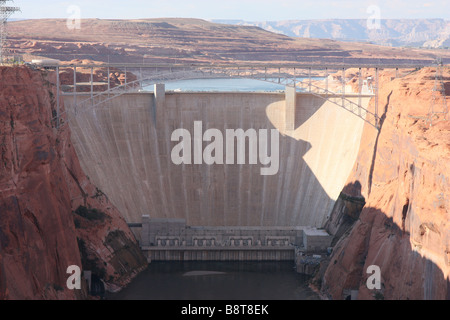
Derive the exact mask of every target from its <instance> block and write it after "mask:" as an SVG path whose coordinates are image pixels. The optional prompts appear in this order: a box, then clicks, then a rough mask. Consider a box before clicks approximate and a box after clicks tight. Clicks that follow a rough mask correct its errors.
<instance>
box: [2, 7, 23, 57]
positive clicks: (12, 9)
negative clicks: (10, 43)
mask: <svg viewBox="0 0 450 320" xmlns="http://www.w3.org/2000/svg"><path fill="white" fill-rule="evenodd" d="M7 2H14V1H13V0H0V62H1V63H3V62H4V60H5V57H6V56H7V54H8V52H7V51H8V50H7V48H6V39H7V36H8V30H7V26H6V24H7V22H8V18H9V17H10V16H11V15H12V14H13V13H14V12H18V11H20V8H19V7H11V6H8V5H7Z"/></svg>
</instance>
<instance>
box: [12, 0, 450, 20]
mask: <svg viewBox="0 0 450 320" xmlns="http://www.w3.org/2000/svg"><path fill="white" fill-rule="evenodd" d="M12 3H14V5H15V6H18V7H20V8H21V11H22V12H21V13H15V14H14V15H13V16H12V18H15V19H24V18H26V19H38V18H68V17H70V16H71V15H73V14H76V13H77V12H79V13H80V15H81V18H83V19H84V18H100V19H108V18H109V19H141V18H167V17H176V18H200V19H206V20H211V19H236V20H246V21H265V20H270V21H275V20H304V19H368V18H370V17H372V16H373V15H379V17H380V18H381V19H417V18H427V19H428V18H442V19H447V20H450V0H429V1H427V0H356V1H355V0H338V1H336V0H221V1H217V0H127V1H123V0H74V1H61V0H58V1H53V0H15V1H14V2H8V5H12ZM74 8H75V9H74Z"/></svg>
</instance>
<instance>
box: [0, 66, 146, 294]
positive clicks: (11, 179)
mask: <svg viewBox="0 0 450 320" xmlns="http://www.w3.org/2000/svg"><path fill="white" fill-rule="evenodd" d="M54 78H55V77H54V76H51V75H47V74H46V73H45V72H41V71H32V70H30V69H28V68H25V67H15V68H9V67H1V68H0V299H77V298H78V299H79V298H86V297H87V295H86V288H85V286H84V288H83V290H81V291H71V290H68V289H67V287H66V280H67V278H68V276H69V275H68V274H66V270H67V267H68V266H70V265H78V266H80V267H83V269H84V270H91V271H93V272H94V273H95V274H97V275H98V276H99V277H101V278H102V279H103V281H104V282H105V283H106V287H107V289H109V290H113V291H114V290H118V289H120V288H121V287H123V286H125V285H126V284H127V283H129V282H130V281H131V279H132V278H133V277H134V276H135V275H136V274H137V273H138V272H140V271H141V270H143V269H144V268H145V267H146V261H145V259H144V257H143V256H142V254H141V252H140V250H139V247H138V246H137V243H136V240H135V239H134V236H133V235H132V233H131V231H130V230H129V228H128V226H127V225H126V223H125V221H124V220H123V219H122V218H121V217H120V215H119V212H118V211H117V209H116V208H115V207H114V206H113V205H112V204H111V203H110V202H109V201H108V199H107V197H106V196H105V195H104V194H103V193H102V192H101V190H98V189H97V188H96V187H95V186H93V185H92V184H91V183H90V181H89V179H88V178H87V177H86V175H85V174H84V173H83V172H82V170H81V167H80V164H79V161H78V158H77V156H76V154H75V150H74V148H73V146H72V144H71V141H70V131H69V128H68V126H67V125H65V126H62V127H61V128H60V129H59V130H57V129H56V128H55V125H54V122H52V118H53V116H54V115H55V112H56V99H55V97H56V89H55V86H54V84H53V81H54ZM62 108H63V107H62Z"/></svg>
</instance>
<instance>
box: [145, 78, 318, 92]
mask: <svg viewBox="0 0 450 320" xmlns="http://www.w3.org/2000/svg"><path fill="white" fill-rule="evenodd" d="M317 79H319V78H315V80H317ZM301 80H303V79H301V78H299V79H298V81H301ZM274 81H275V82H277V81H278V79H274ZM165 85H166V91H176V92H277V91H283V92H284V90H285V86H284V85H283V84H278V83H273V82H266V81H261V80H254V79H232V78H225V79H190V80H178V81H167V82H165ZM144 90H146V91H153V86H147V87H144Z"/></svg>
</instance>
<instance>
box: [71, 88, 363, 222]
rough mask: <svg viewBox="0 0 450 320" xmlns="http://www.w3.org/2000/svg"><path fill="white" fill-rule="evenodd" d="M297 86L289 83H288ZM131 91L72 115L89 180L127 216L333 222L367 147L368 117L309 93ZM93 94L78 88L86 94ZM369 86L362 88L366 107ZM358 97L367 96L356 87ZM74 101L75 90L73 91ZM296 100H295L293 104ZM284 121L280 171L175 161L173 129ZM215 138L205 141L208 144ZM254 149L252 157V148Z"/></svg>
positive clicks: (271, 124)
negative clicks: (337, 205) (160, 94)
mask: <svg viewBox="0 0 450 320" xmlns="http://www.w3.org/2000/svg"><path fill="white" fill-rule="evenodd" d="M287 91H288V90H287ZM287 91H286V93H282V92H273V93H263V92H261V93H257V92H255V93H249V92H222V93H221V92H207V93H186V92H185V93H183V92H172V93H170V92H167V93H165V94H164V95H163V98H156V97H155V94H153V93H152V92H147V93H127V94H123V95H121V96H120V97H117V98H114V99H112V100H110V101H109V102H107V103H104V104H102V105H101V106H99V107H96V108H95V109H93V110H87V111H86V110H77V116H76V117H73V118H70V128H71V131H72V141H73V144H74V146H75V149H76V151H77V154H78V156H79V158H80V161H81V164H82V167H83V169H84V170H85V172H86V173H87V175H88V176H89V178H90V180H91V181H92V182H93V183H94V184H95V185H97V186H98V188H99V189H100V190H101V191H102V192H104V193H105V194H106V195H107V196H108V197H109V199H110V201H111V202H112V203H113V204H114V205H115V206H116V207H117V208H118V209H119V210H120V212H121V213H122V214H123V217H124V218H125V220H126V221H127V222H128V223H140V222H141V219H142V216H143V215H149V216H150V217H151V218H165V219H185V220H186V222H187V224H188V225H191V226H259V227H263V226H271V227H273V226H280V227H281V226H311V227H317V228H321V227H323V225H324V223H325V222H326V220H327V218H328V215H329V214H330V211H331V209H332V208H333V205H334V203H335V201H336V200H337V198H338V196H339V194H340V191H341V190H342V188H343V186H344V183H345V181H346V179H347V177H348V175H349V173H350V171H351V169H352V168H353V165H354V163H355V160H356V156H357V153H358V150H359V144H360V140H361V134H362V130H363V127H364V121H363V120H362V119H361V118H359V117H357V116H355V115H354V114H352V113H350V112H348V111H347V110H344V109H343V108H341V107H339V106H337V105H336V104H335V103H333V99H334V100H337V99H341V97H340V96H338V95H337V96H330V97H329V99H328V100H325V99H323V98H321V97H318V96H317V95H313V94H309V93H299V92H297V93H294V94H295V96H294V100H293V101H294V105H292V99H291V98H292V97H291V98H289V97H288V95H287ZM88 98H89V95H77V101H81V100H85V99H88ZM370 98H371V97H370V96H363V97H362V100H361V101H362V106H363V107H364V108H367V106H368V104H369V101H370ZM347 99H348V100H351V101H354V102H355V103H358V96H357V95H355V96H347ZM64 100H65V101H64V102H65V106H66V109H69V110H71V111H74V108H75V107H74V98H73V96H69V95H68V96H65V97H64ZM289 104H291V106H289ZM195 121H202V123H203V130H207V129H210V128H215V129H219V130H220V131H222V132H225V130H226V129H243V130H248V129H255V130H259V129H278V130H279V131H280V140H279V141H280V143H279V152H280V153H279V171H278V173H277V174H275V175H266V176H264V175H261V174H260V169H261V165H250V164H248V160H247V162H246V163H247V164H244V165H237V164H235V165H226V164H224V165H217V164H214V165H207V164H201V165H197V164H192V165H185V164H182V165H175V164H174V163H173V162H172V160H171V151H172V149H173V147H174V146H175V145H176V144H177V142H172V141H171V135H172V133H173V131H174V130H176V129H179V128H184V129H187V130H188V131H190V132H193V131H194V122H195ZM206 145H207V143H206V142H204V144H203V146H206ZM247 159H248V158H247Z"/></svg>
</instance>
